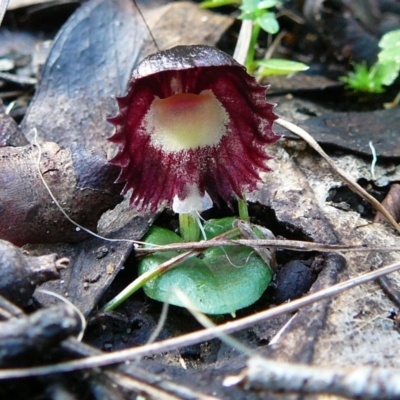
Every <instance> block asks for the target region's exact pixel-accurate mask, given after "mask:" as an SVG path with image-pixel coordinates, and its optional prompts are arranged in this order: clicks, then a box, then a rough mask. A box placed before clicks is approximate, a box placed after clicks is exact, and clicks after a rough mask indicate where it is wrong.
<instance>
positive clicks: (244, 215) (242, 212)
mask: <svg viewBox="0 0 400 400" xmlns="http://www.w3.org/2000/svg"><path fill="white" fill-rule="evenodd" d="M238 209H239V218H240V219H241V220H242V221H250V217H249V209H248V208H247V202H246V201H245V200H242V199H238Z"/></svg>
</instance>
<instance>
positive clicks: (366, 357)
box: [23, 75, 399, 398]
mask: <svg viewBox="0 0 400 400" xmlns="http://www.w3.org/2000/svg"><path fill="white" fill-rule="evenodd" d="M44 76H45V75H44ZM33 104H34V103H33ZM61 104H63V103H61ZM66 108H67V107H66ZM278 110H279V108H278ZM67 114H68V111H67ZM72 114H73V113H72ZM28 115H29V114H28ZM74 117H75V116H73V117H72V116H69V118H70V120H71V121H73V120H74ZM96 118H98V117H96ZM96 118H95V120H96ZM49 119H50V118H49ZM32 121H33V120H32ZM98 121H100V118H99V119H98ZM39 122H40V118H38V123H39ZM99 123H100V122H99ZM101 123H103V120H102V122H101ZM24 124H25V125H24ZM24 124H23V126H25V127H26V128H25V133H26V132H28V130H29V128H27V126H28V125H26V122H24ZM32 124H33V125H34V122H32ZM70 124H71V125H69V126H72V122H70ZM33 125H32V126H33ZM60 126H61V125H60ZM39 131H41V132H49V130H48V129H39ZM75 131H76V132H78V130H75ZM98 132H100V130H99V131H98ZM61 133H62V130H61V128H60V134H59V135H60V136H61ZM51 134H53V133H51ZM103 135H104V132H103V131H101V133H100V137H104V136H103ZM76 137H77V138H78V137H79V135H77V136H76ZM55 138H56V139H57V137H55ZM46 140H48V138H46ZM67 140H68V139H67ZM74 140H75V138H73V135H72V140H71V142H69V143H68V145H69V144H70V143H72V142H73V141H74ZM76 140H77V139H76ZM56 141H58V140H56ZM65 145H67V144H65ZM86 145H87V143H86ZM92 145H93V143H92ZM275 153H276V154H275V159H274V161H273V163H274V165H272V166H273V169H274V171H275V172H273V173H271V174H268V175H266V176H265V185H263V186H262V187H261V188H260V190H259V191H256V192H255V193H252V194H251V195H250V199H251V200H252V201H257V202H259V203H260V204H264V205H265V206H266V207H267V208H269V209H271V210H272V212H273V214H274V218H275V219H276V221H277V222H278V223H279V225H280V226H281V229H282V231H283V232H284V233H286V234H287V235H288V236H290V235H293V234H297V235H299V236H300V237H302V238H304V239H306V240H309V241H316V242H325V243H331V244H334V243H337V244H347V243H352V244H360V245H364V246H365V245H372V246H398V239H397V236H396V235H395V234H394V233H393V231H392V229H391V228H389V227H387V226H385V225H377V224H374V225H372V224H370V223H369V221H367V220H364V219H363V218H361V217H360V216H359V214H358V213H356V212H353V211H344V210H341V209H339V208H336V207H334V206H332V205H331V204H327V202H326V199H327V198H328V195H329V191H330V190H331V189H332V188H335V187H340V186H341V185H342V182H341V181H340V180H339V179H338V178H337V177H336V176H335V175H333V174H332V171H331V169H330V168H329V167H328V166H327V165H325V163H323V162H321V160H320V158H319V156H316V155H315V154H313V153H310V151H309V150H308V149H304V148H303V149H301V148H296V146H295V145H293V144H291V143H290V142H289V141H285V142H283V141H282V142H281V143H280V144H279V145H277V146H276V149H275ZM334 161H335V163H336V164H337V165H338V166H340V167H341V168H342V169H343V170H345V171H347V173H349V174H350V175H351V176H352V178H353V179H354V180H357V179H359V178H365V177H366V176H367V177H368V176H369V175H368V172H366V171H369V162H368V161H366V160H364V159H363V158H360V157H358V156H352V155H351V156H344V157H343V156H336V157H334ZM121 215H122V217H121ZM117 216H118V218H119V225H118V227H117V229H114V230H113V224H112V222H105V223H104V222H103V226H104V225H107V224H108V229H109V231H108V232H109V233H112V234H113V235H115V237H131V238H133V239H134V238H140V237H141V236H142V235H143V233H144V231H145V230H146V229H147V226H148V224H150V223H151V221H152V219H153V218H154V216H153V215H150V216H147V217H146V218H140V217H138V216H134V215H133V217H132V213H131V212H130V210H127V208H126V207H124V206H120V207H119V211H118V213H117ZM109 218H110V219H109V220H108V221H112V219H113V217H109ZM126 221H128V223H126ZM129 225H131V226H129ZM132 225H133V227H134V228H133V230H132ZM135 226H136V228H135ZM138 227H139V228H138ZM118 228H119V229H118ZM104 246H105V247H107V249H106V250H104V252H102V253H101V254H106V256H105V257H100V259H97V260H95V261H94V262H93V251H94V249H96V250H98V251H99V249H100V248H101V247H104ZM121 246H122V247H119V246H118V245H114V244H113V245H112V246H110V248H108V244H106V245H104V242H102V241H100V240H99V239H93V240H90V241H87V242H85V243H82V244H80V245H77V246H72V247H71V246H69V245H65V244H61V245H58V246H55V247H52V246H43V248H42V249H41V250H39V249H38V250H37V251H38V253H39V252H40V251H43V252H44V253H48V252H49V251H51V252H53V250H50V249H57V250H58V251H56V252H57V253H58V254H63V255H64V254H69V255H70V256H71V260H72V262H73V265H74V268H69V270H71V271H72V270H73V275H74V276H73V277H72V276H71V278H70V280H68V279H67V284H66V285H65V282H66V281H65V280H64V283H62V284H61V285H60V284H58V287H56V291H58V292H61V293H63V294H65V293H66V292H68V295H69V297H70V298H71V299H73V300H74V303H75V304H78V305H79V306H81V307H79V308H81V309H82V310H83V311H84V312H85V313H86V314H88V313H89V312H90V311H91V309H92V308H93V306H94V305H95V304H97V302H98V300H99V298H100V297H101V294H102V293H103V290H104V287H106V286H108V284H109V283H110V282H111V281H112V279H113V278H114V276H115V274H111V275H112V276H111V277H110V279H108V280H106V283H105V282H104V280H103V278H102V276H103V275H104V270H106V268H107V266H108V267H109V266H110V264H113V263H114V262H115V269H114V271H115V273H116V272H117V271H118V270H119V269H120V268H121V265H122V262H121V261H122V260H121V255H122V259H125V258H126V257H127V255H128V253H129V252H130V251H131V249H132V245H128V244H124V245H121ZM124 246H126V247H124ZM78 249H79V250H78ZM111 253H112V254H114V255H115V254H116V255H115V257H114V258H112V259H111V260H109V259H108V254H111ZM95 254H100V253H99V252H96V253H95ZM74 257H76V259H75V258H74ZM345 258H346V267H344V260H343V258H342V257H341V256H335V255H328V256H327V257H326V259H325V260H324V263H325V268H324V269H323V272H321V273H320V276H319V277H318V279H317V281H316V283H315V284H314V287H313V289H312V291H313V290H317V289H318V288H324V287H330V286H331V285H332V284H333V283H335V282H336V281H337V279H339V277H340V279H341V280H342V279H344V278H345V277H354V276H357V275H359V274H360V273H362V272H365V271H366V268H368V267H370V266H371V267H372V266H373V267H377V266H382V265H387V264H390V263H393V262H398V261H399V260H398V255H397V253H394V252H393V253H389V254H388V253H386V252H385V253H384V252H381V253H379V252H371V254H365V253H364V252H363V253H354V254H351V253H350V254H348V253H346V255H345ZM103 260H104V261H103ZM87 266H90V276H89V277H88V278H87V280H86V282H90V285H98V287H97V288H96V289H94V292H95V294H94V298H91V299H90V298H89V299H88V296H87V293H86V292H85V290H81V288H82V287H83V286H84V285H81V284H82V274H83V272H82V269H84V270H85V271H89V269H86V267H87ZM69 273H71V272H69ZM99 275H100V277H101V278H100V280H97V277H98V276H99ZM391 280H392V282H393V284H394V285H395V286H396V287H397V288H398V285H399V282H398V279H396V277H394V278H393V276H391ZM77 283H78V286H77ZM62 285H64V286H62ZM289 304H290V303H289ZM392 310H393V304H392V303H391V302H390V300H389V299H388V298H387V297H386V295H385V294H384V293H383V292H382V291H381V289H380V288H379V286H378V285H377V284H376V283H369V284H367V285H366V286H360V287H357V288H354V289H352V290H349V291H345V292H344V293H342V294H341V295H339V296H338V297H335V298H334V299H332V300H326V301H324V302H322V303H315V304H314V305H311V306H309V308H305V309H303V310H302V311H300V312H298V313H297V314H296V315H295V317H294V318H293V319H291V320H290V322H289V323H288V325H287V326H286V327H285V329H284V330H283V332H282V333H281V334H280V335H279V340H276V341H275V342H274V344H273V345H272V346H266V347H265V346H264V347H265V348H264V349H263V348H259V351H260V353H261V354H262V353H263V352H264V351H265V352H266V354H268V355H269V356H270V357H271V356H272V357H273V358H275V359H278V360H286V361H297V362H303V363H311V364H316V365H360V364H370V363H373V364H374V365H378V366H382V367H395V368H398V365H397V364H398V361H397V359H396V357H395V355H396V353H397V352H396V346H398V333H397V332H396V330H395V329H393V322H392V321H391V320H390V319H388V315H389V314H390V312H391V311H392ZM263 329H265V330H267V329H268V327H267V326H265V327H264V326H262V328H260V327H258V332H260V331H262V330H263ZM255 332H257V331H255ZM371 349H373V351H370V350H371ZM235 360H236V359H235ZM218 361H219V362H218V363H217V365H214V367H216V370H215V371H214V372H215V373H217V374H218V372H217V366H218V365H219V366H220V367H221V369H220V372H221V371H222V374H226V373H227V372H228V371H229V368H228V369H226V364H225V366H224V362H223V360H218ZM142 364H143V365H144V366H146V367H148V366H149V363H146V362H143V361H142ZM88 365H90V364H88ZM242 365H244V364H243V361H234V362H233V363H232V369H235V368H236V369H238V368H240V367H241V366H242ZM165 371H166V372H165V373H164V377H165V378H167V377H168V376H169V377H176V378H177V381H179V380H181V381H182V380H185V379H186V381H187V376H191V377H192V378H193V381H194V383H195V385H194V386H197V387H200V388H202V389H203V390H204V389H205V388H204V387H202V386H201V385H200V383H199V382H200V380H199V377H197V378H194V377H195V374H193V373H190V372H187V373H185V371H177V370H176V368H175V369H174V368H173V367H170V368H169V367H167V366H165ZM211 371H213V366H211ZM204 373H205V375H204V376H207V375H206V374H207V372H206V371H204ZM200 375H201V374H200ZM179 377H180V378H179ZM185 377H186V378H185ZM185 383H187V382H185ZM198 385H200V386H198ZM217 385H218V382H217ZM212 387H213V389H214V388H216V387H215V385H212ZM217 389H218V390H219V393H218V394H219V395H220V396H222V397H224V396H227V395H228V393H230V394H231V395H232V392H226V391H225V389H221V388H219V387H218V388H216V390H217ZM237 390H238V391H237V392H236V395H234V396H240V395H241V394H239V393H240V391H241V390H242V389H239V388H238V389H237ZM248 393H249V392H247V394H248ZM231 398H233V397H231ZM277 398H280V397H279V396H278V397H277Z"/></svg>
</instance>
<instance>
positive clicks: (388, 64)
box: [341, 30, 400, 93]
mask: <svg viewBox="0 0 400 400" xmlns="http://www.w3.org/2000/svg"><path fill="white" fill-rule="evenodd" d="M379 47H380V48H381V49H382V50H381V51H380V52H379V54H378V61H377V62H376V63H375V64H374V65H372V66H371V67H368V66H367V65H366V64H365V63H361V64H354V71H352V72H349V74H348V75H347V76H344V77H342V78H341V81H342V82H345V83H346V85H347V87H348V88H349V89H352V90H355V91H357V92H368V93H383V92H384V91H385V89H386V87H387V86H390V85H392V84H393V82H394V81H395V80H396V79H397V77H398V75H399V71H400V30H396V31H392V32H388V33H386V34H385V35H383V36H382V39H381V40H380V42H379Z"/></svg>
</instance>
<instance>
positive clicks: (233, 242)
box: [136, 239, 400, 255]
mask: <svg viewBox="0 0 400 400" xmlns="http://www.w3.org/2000/svg"><path fill="white" fill-rule="evenodd" d="M216 246H247V247H273V248H280V249H287V250H294V251H319V252H322V253H330V252H338V253H339V252H340V253H347V252H361V253H365V252H370V251H382V252H394V251H400V246H367V245H356V244H354V245H353V244H348V245H344V244H325V243H314V242H303V241H301V240H278V239H230V240H227V239H218V240H215V239H211V240H204V241H201V242H188V243H171V244H166V245H163V246H161V245H160V246H157V245H154V247H151V248H138V249H136V254H143V255H145V254H151V253H155V252H161V251H171V250H176V251H178V250H206V249H208V248H210V247H216Z"/></svg>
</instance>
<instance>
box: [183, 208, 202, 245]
mask: <svg viewBox="0 0 400 400" xmlns="http://www.w3.org/2000/svg"><path fill="white" fill-rule="evenodd" d="M179 230H180V233H181V236H182V239H183V240H184V241H185V242H198V241H199V239H200V227H199V225H198V223H197V221H196V218H195V217H194V216H193V215H192V214H179Z"/></svg>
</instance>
